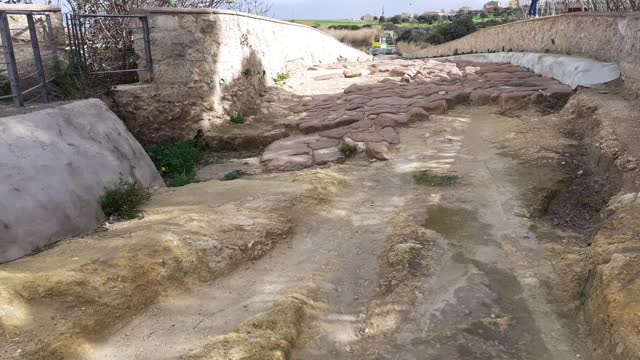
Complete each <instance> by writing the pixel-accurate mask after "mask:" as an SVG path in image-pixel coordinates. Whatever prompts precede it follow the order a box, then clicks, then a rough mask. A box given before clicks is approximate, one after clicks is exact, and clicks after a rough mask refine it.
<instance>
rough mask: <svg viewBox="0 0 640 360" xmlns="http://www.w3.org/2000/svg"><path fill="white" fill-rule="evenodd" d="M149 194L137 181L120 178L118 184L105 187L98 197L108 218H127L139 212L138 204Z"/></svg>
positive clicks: (149, 195) (147, 197) (142, 202)
mask: <svg viewBox="0 0 640 360" xmlns="http://www.w3.org/2000/svg"><path fill="white" fill-rule="evenodd" d="M150 198H151V194H150V193H149V191H148V190H147V189H145V188H143V187H142V186H141V185H140V184H138V183H137V182H132V181H127V180H124V179H120V182H119V183H118V185H115V186H114V187H112V188H108V189H106V191H105V192H104V194H102V196H101V197H100V206H101V207H102V211H103V212H104V214H105V215H106V216H107V217H109V218H115V219H122V220H128V219H133V218H135V217H136V216H138V214H140V212H141V210H140V206H142V204H144V203H145V202H147V201H148V200H149V199H150Z"/></svg>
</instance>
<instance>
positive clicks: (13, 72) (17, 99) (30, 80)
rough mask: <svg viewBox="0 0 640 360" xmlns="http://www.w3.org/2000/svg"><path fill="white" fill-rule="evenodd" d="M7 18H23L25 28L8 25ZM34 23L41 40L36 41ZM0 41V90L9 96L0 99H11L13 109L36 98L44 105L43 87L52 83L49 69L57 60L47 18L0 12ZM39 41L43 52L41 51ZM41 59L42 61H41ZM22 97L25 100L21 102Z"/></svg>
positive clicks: (32, 13) (46, 98) (45, 92)
mask: <svg viewBox="0 0 640 360" xmlns="http://www.w3.org/2000/svg"><path fill="white" fill-rule="evenodd" d="M9 16H12V18H13V19H14V20H15V19H19V18H20V17H22V16H24V17H25V19H26V28H25V27H24V26H22V25H20V23H21V22H20V21H12V22H10V21H9ZM11 23H13V26H14V27H13V28H12V27H11V26H12V24H11ZM36 24H38V25H39V26H40V27H39V29H40V30H42V31H41V34H42V36H41V37H43V38H44V39H39V38H38V28H36ZM25 31H28V34H29V36H28V38H26V37H24V36H23V34H25ZM0 39H1V40H2V51H3V54H4V66H5V68H4V69H0V76H1V75H2V73H3V72H6V78H5V79H0V89H2V90H0V91H2V92H4V93H6V92H9V91H8V90H10V94H7V95H4V94H3V95H0V100H3V99H12V100H13V103H14V105H15V106H16V107H22V106H24V104H25V102H31V101H34V100H36V99H40V100H42V101H45V102H48V101H49V94H48V90H47V84H48V83H49V82H51V80H53V77H52V75H53V71H52V70H53V67H54V66H57V63H58V61H59V59H58V48H57V43H56V39H55V32H54V30H53V26H52V23H51V15H50V14H49V13H46V12H36V11H17V10H16V11H13V10H2V11H0ZM41 41H42V42H43V45H44V51H42V50H43V49H41V44H40V42H41ZM29 48H30V50H29ZM43 58H45V59H46V61H43ZM7 84H8V85H9V88H8V89H7V86H6V85H7ZM34 93H35V94H36V95H35V96H31V98H30V99H29V98H28V97H29V96H30V95H33V94H34ZM25 97H27V98H28V99H27V100H25Z"/></svg>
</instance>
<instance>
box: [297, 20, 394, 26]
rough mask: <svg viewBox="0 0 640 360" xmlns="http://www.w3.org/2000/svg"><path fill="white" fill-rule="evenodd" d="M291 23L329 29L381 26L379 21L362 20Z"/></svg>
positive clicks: (298, 21) (300, 21)
mask: <svg viewBox="0 0 640 360" xmlns="http://www.w3.org/2000/svg"><path fill="white" fill-rule="evenodd" d="M291 22H293V23H296V24H303V25H308V26H313V27H320V26H323V27H329V26H331V25H358V26H364V25H373V26H381V25H380V23H379V22H377V21H361V20H304V19H299V20H291Z"/></svg>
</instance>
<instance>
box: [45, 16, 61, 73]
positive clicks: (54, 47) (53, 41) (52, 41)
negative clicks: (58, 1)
mask: <svg viewBox="0 0 640 360" xmlns="http://www.w3.org/2000/svg"><path fill="white" fill-rule="evenodd" d="M46 17H47V28H49V48H50V49H51V52H52V53H53V58H54V59H55V60H54V61H55V62H56V65H57V63H58V61H59V60H60V59H59V58H58V44H57V43H56V33H55V31H53V24H52V22H51V16H50V15H49V14H47V15H46Z"/></svg>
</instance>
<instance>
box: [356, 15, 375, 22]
mask: <svg viewBox="0 0 640 360" xmlns="http://www.w3.org/2000/svg"><path fill="white" fill-rule="evenodd" d="M360 20H362V21H374V20H375V16H373V15H371V14H367V15H365V16H363V17H361V18H360Z"/></svg>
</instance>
